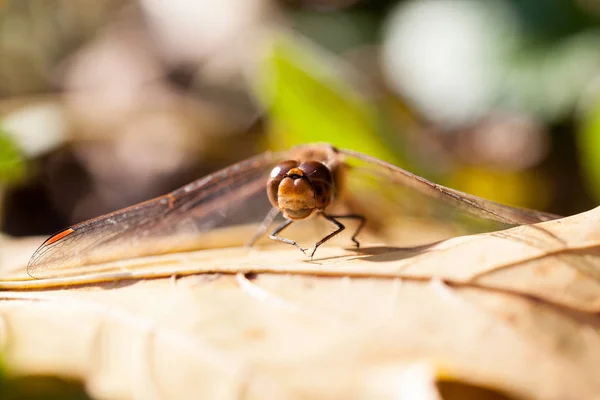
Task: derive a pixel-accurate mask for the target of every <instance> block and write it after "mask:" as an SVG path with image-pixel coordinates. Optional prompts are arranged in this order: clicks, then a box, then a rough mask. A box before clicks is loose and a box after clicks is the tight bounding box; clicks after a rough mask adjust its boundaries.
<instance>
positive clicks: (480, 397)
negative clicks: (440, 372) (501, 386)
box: [436, 381, 524, 400]
mask: <svg viewBox="0 0 600 400" xmlns="http://www.w3.org/2000/svg"><path fill="white" fill-rule="evenodd" d="M436 386H437V389H438V391H439V393H440V395H441V397H442V399H444V400H524V399H523V398H522V397H515V396H509V395H508V394H505V393H502V392H500V391H498V390H494V389H489V388H484V387H481V386H475V385H470V384H468V383H463V382H454V381H438V382H437V383H436Z"/></svg>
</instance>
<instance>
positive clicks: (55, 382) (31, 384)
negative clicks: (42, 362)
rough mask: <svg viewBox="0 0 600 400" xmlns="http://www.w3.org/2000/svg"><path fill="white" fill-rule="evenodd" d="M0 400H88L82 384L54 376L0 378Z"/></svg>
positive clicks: (88, 397)
mask: <svg viewBox="0 0 600 400" xmlns="http://www.w3.org/2000/svg"><path fill="white" fill-rule="evenodd" d="M0 399H2V400H88V399H92V397H90V396H89V395H88V394H87V392H86V391H85V386H84V384H83V382H81V381H76V380H70V379H64V378H59V377H56V376H42V375H31V376H16V377H7V376H3V377H2V378H0Z"/></svg>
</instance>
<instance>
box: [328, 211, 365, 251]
mask: <svg viewBox="0 0 600 400" xmlns="http://www.w3.org/2000/svg"><path fill="white" fill-rule="evenodd" d="M323 215H324V216H325V214H323ZM326 217H330V218H348V219H357V220H359V221H360V223H359V225H358V228H356V230H355V231H354V233H353V234H352V238H351V239H352V241H353V242H354V244H355V245H356V248H359V247H360V243H358V240H356V236H357V235H358V234H359V233H360V231H362V228H364V226H365V223H366V222H367V220H366V218H365V217H364V216H362V215H359V214H350V215H328V216H326Z"/></svg>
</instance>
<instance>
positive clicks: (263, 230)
mask: <svg viewBox="0 0 600 400" xmlns="http://www.w3.org/2000/svg"><path fill="white" fill-rule="evenodd" d="M277 214H279V210H278V209H277V208H275V207H273V208H271V210H270V211H269V213H268V214H267V215H266V216H265V219H264V220H263V222H262V223H261V224H260V226H259V227H258V229H257V230H256V232H254V235H253V236H252V239H250V241H249V242H248V247H252V246H254V244H255V243H256V241H257V240H258V239H260V238H261V237H262V236H263V235H264V234H265V233H266V232H267V229H269V226H271V224H272V223H273V221H274V220H275V217H277Z"/></svg>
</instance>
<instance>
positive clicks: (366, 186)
mask: <svg viewBox="0 0 600 400" xmlns="http://www.w3.org/2000/svg"><path fill="white" fill-rule="evenodd" d="M338 152H339V154H340V162H341V163H342V164H343V165H344V170H345V174H344V176H343V178H342V182H343V183H342V191H341V197H342V200H343V201H344V202H345V203H346V204H347V206H348V207H349V208H350V209H351V211H353V212H359V213H360V212H362V213H365V214H367V218H368V219H370V220H372V222H377V221H388V222H390V221H394V222H397V221H398V218H402V217H404V218H406V217H409V218H412V219H415V218H416V219H419V220H421V221H429V223H435V224H445V225H446V226H447V227H450V228H451V229H448V230H446V232H452V233H451V234H450V235H447V236H454V235H459V234H467V233H475V232H484V231H493V230H498V229H503V228H507V227H509V226H514V225H523V224H532V223H538V222H543V221H549V220H552V219H555V218H558V216H556V215H553V214H549V213H544V212H541V211H534V210H528V209H522V208H516V207H511V206H507V205H503V204H499V203H496V202H493V201H490V200H486V199H482V198H480V197H477V196H473V195H470V194H467V193H463V192H460V191H458V190H454V189H451V188H447V187H445V186H442V185H438V184H435V183H433V182H430V181H428V180H427V179H424V178H422V177H420V176H417V175H414V174H412V173H410V172H408V171H406V170H404V169H402V168H400V167H397V166H395V165H392V164H389V163H386V162H384V161H381V160H379V159H376V158H373V157H370V156H367V155H364V154H362V153H358V152H355V151H351V150H338ZM370 214H378V215H370ZM394 217H398V218H394ZM374 225H375V226H377V224H372V225H371V226H374ZM379 225H380V224H379ZM441 238H444V237H440V239H441Z"/></svg>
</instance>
